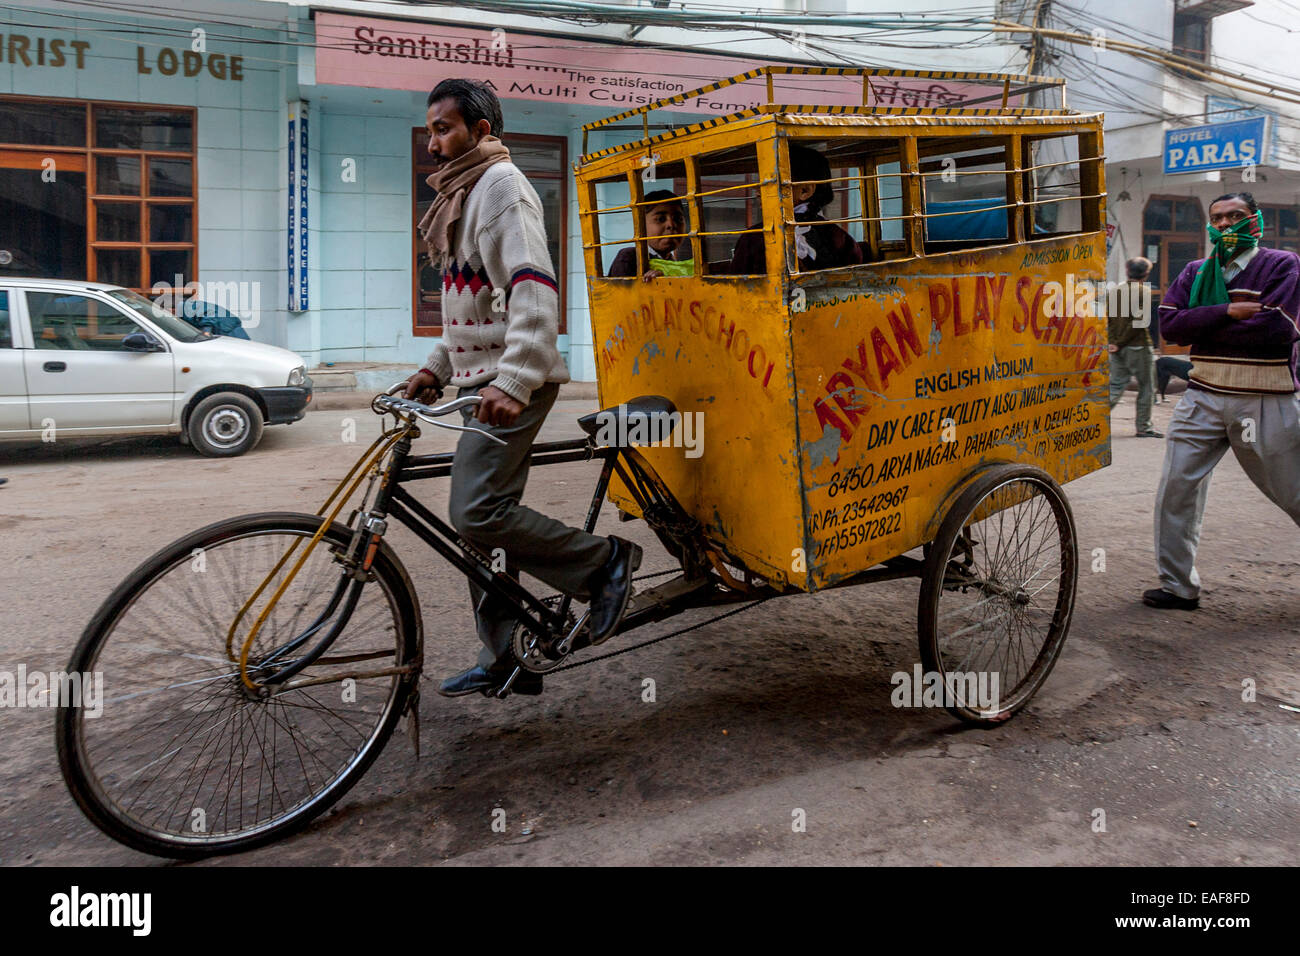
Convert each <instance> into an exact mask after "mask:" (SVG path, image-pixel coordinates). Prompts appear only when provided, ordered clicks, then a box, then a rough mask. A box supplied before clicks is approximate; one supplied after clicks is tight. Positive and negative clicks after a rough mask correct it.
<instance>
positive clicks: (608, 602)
mask: <svg viewBox="0 0 1300 956" xmlns="http://www.w3.org/2000/svg"><path fill="white" fill-rule="evenodd" d="M609 543H610V545H612V549H611V551H610V554H609V560H608V561H606V562H605V566H604V567H603V568H601V569H600V570H599V571H597V572H596V573H595V574H594V575H592V578H591V585H590V590H591V617H590V618H589V619H588V621H587V625H588V629H589V631H590V634H591V643H592V645H593V646H594V645H596V644H599V643H601V642H602V641H604V640H606V639H607V638H608V637H609V636H610V635H611V634H613V633H614V629H615V628H617V627H618V624H619V622H620V621H621V620H623V614H624V613H625V612H626V611H627V602H628V599H629V598H631V597H632V575H633V574H634V573H635V572H636V569H637V568H639V567H641V548H640V546H639V545H635V544H633V543H632V542H631V541H625V540H624V539H622V538H618V537H615V536H614V535H610V537H609Z"/></svg>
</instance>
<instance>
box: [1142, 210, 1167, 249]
mask: <svg viewBox="0 0 1300 956" xmlns="http://www.w3.org/2000/svg"><path fill="white" fill-rule="evenodd" d="M1142 225H1143V226H1144V227H1145V228H1146V229H1147V230H1148V231H1149V232H1172V231H1173V228H1174V204H1173V200H1170V199H1151V200H1148V201H1147V208H1146V212H1144V213H1143V214H1142ZM1147 258H1148V259H1149V258H1151V257H1150V256H1147Z"/></svg>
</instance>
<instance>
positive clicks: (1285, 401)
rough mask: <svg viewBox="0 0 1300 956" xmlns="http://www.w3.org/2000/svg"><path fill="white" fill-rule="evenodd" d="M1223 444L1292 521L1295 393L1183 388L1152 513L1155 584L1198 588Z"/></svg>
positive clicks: (1299, 507) (1298, 432) (1299, 487)
mask: <svg viewBox="0 0 1300 956" xmlns="http://www.w3.org/2000/svg"><path fill="white" fill-rule="evenodd" d="M1229 448H1232V453H1233V454H1234V455H1236V456H1237V461H1238V462H1239V463H1240V464H1241V468H1242V470H1243V471H1244V472H1245V473H1246V475H1247V477H1249V478H1250V480H1251V481H1252V482H1254V483H1255V487H1256V488H1258V489H1259V490H1260V491H1262V492H1264V494H1265V495H1267V496H1268V498H1269V500H1270V501H1272V502H1273V503H1274V504H1275V505H1277V506H1278V507H1279V508H1281V509H1282V510H1283V511H1285V512H1286V513H1287V514H1288V515H1290V516H1291V520H1292V521H1294V522H1295V523H1296V524H1297V525H1300V396H1297V395H1296V394H1291V395H1220V394H1218V393H1215V392H1207V391H1205V390H1203V389H1199V388H1189V389H1187V391H1186V392H1184V393H1183V397H1182V400H1181V401H1180V402H1179V403H1178V407H1177V408H1175V409H1174V417H1173V420H1172V421H1171V422H1170V423H1169V432H1168V437H1167V439H1166V443H1165V466H1164V473H1163V474H1162V475H1161V476H1160V489H1159V490H1158V491H1157V492H1156V514H1155V519H1156V527H1155V532H1156V570H1157V571H1159V573H1160V585H1161V587H1163V588H1164V589H1165V590H1166V591H1169V592H1171V593H1173V594H1177V595H1178V596H1179V597H1181V598H1194V597H1196V596H1197V595H1198V594H1199V593H1200V590H1201V578H1200V575H1198V574H1197V573H1196V545H1197V543H1198V542H1199V541H1200V539H1201V517H1202V515H1204V513H1205V497H1206V495H1207V494H1208V493H1209V490H1210V473H1211V472H1212V471H1213V470H1214V466H1215V465H1217V464H1218V463H1219V459H1221V458H1222V457H1223V455H1224V453H1225V452H1226V451H1227V450H1228V449H1229ZM1284 537H1286V538H1287V539H1288V540H1295V539H1294V537H1293V536H1292V535H1290V534H1285V535H1284Z"/></svg>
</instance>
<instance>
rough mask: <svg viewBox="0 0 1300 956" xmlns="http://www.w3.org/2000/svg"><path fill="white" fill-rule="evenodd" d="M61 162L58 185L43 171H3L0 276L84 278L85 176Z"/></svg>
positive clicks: (0, 183)
mask: <svg viewBox="0 0 1300 956" xmlns="http://www.w3.org/2000/svg"><path fill="white" fill-rule="evenodd" d="M84 167H85V161H84V159H83V160H82V169H80V170H78V169H76V168H73V167H72V165H71V163H70V162H62V161H60V163H59V166H58V176H57V177H56V179H55V180H54V182H43V181H42V180H41V169H40V168H39V167H38V168H36V169H2V168H0V250H4V251H6V252H8V253H9V256H5V257H3V258H6V259H9V261H8V262H7V263H5V264H4V265H0V274H5V275H11V276H26V277H29V278H35V279H85V278H86V173H85V168H84Z"/></svg>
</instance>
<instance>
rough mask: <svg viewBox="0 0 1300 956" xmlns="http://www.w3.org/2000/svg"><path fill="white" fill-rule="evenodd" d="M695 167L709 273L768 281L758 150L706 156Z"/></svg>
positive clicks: (744, 148)
mask: <svg viewBox="0 0 1300 956" xmlns="http://www.w3.org/2000/svg"><path fill="white" fill-rule="evenodd" d="M696 162H697V164H698V167H697V168H698V170H699V174H698V175H699V183H700V188H699V192H700V195H699V208H700V233H701V244H702V246H703V249H704V260H705V261H704V269H703V271H704V273H705V274H706V275H708V274H712V275H764V274H765V273H766V272H767V268H766V261H765V251H764V247H763V231H762V230H763V225H764V223H763V207H762V200H761V188H760V185H759V180H758V150H757V147H755V146H754V144H752V143H747V144H745V145H742V146H736V147H733V148H731V149H725V150H722V151H720V152H717V153H710V154H708V155H706V156H701V157H699V159H698V160H697V161H696ZM746 230H752V231H748V232H747V231H746Z"/></svg>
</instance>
